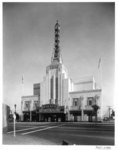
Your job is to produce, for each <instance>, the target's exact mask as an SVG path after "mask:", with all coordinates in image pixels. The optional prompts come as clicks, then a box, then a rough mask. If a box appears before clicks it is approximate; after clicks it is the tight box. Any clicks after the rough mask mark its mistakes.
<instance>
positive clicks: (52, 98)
mask: <svg viewBox="0 0 118 150" xmlns="http://www.w3.org/2000/svg"><path fill="white" fill-rule="evenodd" d="M54 32H55V38H54V50H53V53H52V57H51V64H50V65H49V66H47V67H46V77H45V78H44V81H43V83H42V88H41V89H43V90H42V91H41V94H42V96H41V103H42V104H44V102H45V103H49V104H56V105H63V103H64V99H66V98H65V90H66V89H67V88H66V87H65V79H67V78H68V77H67V71H66V68H65V66H64V65H63V63H62V57H61V50H60V25H59V22H58V21H57V22H56V24H55V28H54ZM44 97H45V98H44Z"/></svg>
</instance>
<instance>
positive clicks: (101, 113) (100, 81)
mask: <svg viewBox="0 0 118 150" xmlns="http://www.w3.org/2000/svg"><path fill="white" fill-rule="evenodd" d="M98 74H99V86H100V87H99V88H100V89H101V101H100V106H101V111H100V117H101V119H102V115H103V112H102V111H103V110H102V107H103V105H102V104H103V103H102V102H103V85H102V59H101V57H100V58H99V62H98Z"/></svg>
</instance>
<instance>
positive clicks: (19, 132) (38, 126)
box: [7, 122, 114, 145]
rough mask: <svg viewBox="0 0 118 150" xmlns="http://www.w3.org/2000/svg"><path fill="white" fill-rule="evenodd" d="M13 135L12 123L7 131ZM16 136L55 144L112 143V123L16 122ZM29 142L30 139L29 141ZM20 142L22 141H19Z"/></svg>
mask: <svg viewBox="0 0 118 150" xmlns="http://www.w3.org/2000/svg"><path fill="white" fill-rule="evenodd" d="M7 134H9V135H11V136H13V123H10V124H9V127H8V133H7ZM16 136H22V137H23V138H24V137H25V139H27V137H30V139H36V140H37V139H44V140H46V141H49V142H52V143H54V144H55V145H62V143H63V141H64V142H65V144H69V145H73V144H76V145H114V124H113V123H79V122H63V123H59V122H53V123H49V122H47V123H46V122H39V123H37V122H36V123H33V122H31V123H30V122H29V123H25V122H21V123H20V122H19V123H18V122H17V123H16ZM30 142H31V141H30ZM20 144H22V143H20Z"/></svg>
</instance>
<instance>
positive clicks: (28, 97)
mask: <svg viewBox="0 0 118 150" xmlns="http://www.w3.org/2000/svg"><path fill="white" fill-rule="evenodd" d="M39 96H40V95H28V96H22V98H29V97H39Z"/></svg>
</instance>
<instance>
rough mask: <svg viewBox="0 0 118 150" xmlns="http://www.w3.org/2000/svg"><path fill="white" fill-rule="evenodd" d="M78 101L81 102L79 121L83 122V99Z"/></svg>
mask: <svg viewBox="0 0 118 150" xmlns="http://www.w3.org/2000/svg"><path fill="white" fill-rule="evenodd" d="M80 101H81V121H84V109H83V97H80Z"/></svg>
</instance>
